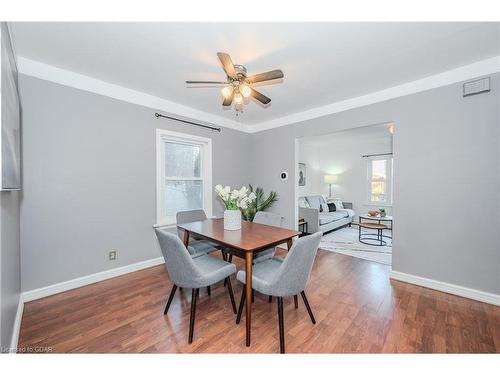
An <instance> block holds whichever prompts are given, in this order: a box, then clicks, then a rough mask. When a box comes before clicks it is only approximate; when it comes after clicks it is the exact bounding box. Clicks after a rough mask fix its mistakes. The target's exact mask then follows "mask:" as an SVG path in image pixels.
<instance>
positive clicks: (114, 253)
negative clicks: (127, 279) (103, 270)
mask: <svg viewBox="0 0 500 375" xmlns="http://www.w3.org/2000/svg"><path fill="white" fill-rule="evenodd" d="M108 257H109V260H116V250H112V251H110V252H109V256H108Z"/></svg>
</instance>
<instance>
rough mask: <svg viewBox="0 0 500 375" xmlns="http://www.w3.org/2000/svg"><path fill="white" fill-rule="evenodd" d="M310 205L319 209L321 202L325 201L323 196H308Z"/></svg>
mask: <svg viewBox="0 0 500 375" xmlns="http://www.w3.org/2000/svg"><path fill="white" fill-rule="evenodd" d="M306 199H307V202H308V203H309V207H311V208H315V209H317V210H319V208H320V207H321V203H324V200H323V197H322V196H321V195H310V196H308V197H306Z"/></svg>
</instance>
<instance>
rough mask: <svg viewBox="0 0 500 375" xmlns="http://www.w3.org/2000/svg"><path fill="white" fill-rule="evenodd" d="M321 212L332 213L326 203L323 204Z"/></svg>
mask: <svg viewBox="0 0 500 375" xmlns="http://www.w3.org/2000/svg"><path fill="white" fill-rule="evenodd" d="M319 212H330V209H329V207H328V205H327V204H326V203H321V209H320V211H319Z"/></svg>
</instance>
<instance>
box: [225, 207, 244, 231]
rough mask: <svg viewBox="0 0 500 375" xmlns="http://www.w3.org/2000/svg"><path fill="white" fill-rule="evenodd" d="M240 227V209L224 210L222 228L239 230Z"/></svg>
mask: <svg viewBox="0 0 500 375" xmlns="http://www.w3.org/2000/svg"><path fill="white" fill-rule="evenodd" d="M240 229H241V211H240V210H225V211H224V230H240Z"/></svg>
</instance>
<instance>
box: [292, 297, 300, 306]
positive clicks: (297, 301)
mask: <svg viewBox="0 0 500 375" xmlns="http://www.w3.org/2000/svg"><path fill="white" fill-rule="evenodd" d="M293 303H294V305H295V308H296V309H298V308H299V300H298V299H297V295H294V296H293Z"/></svg>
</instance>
